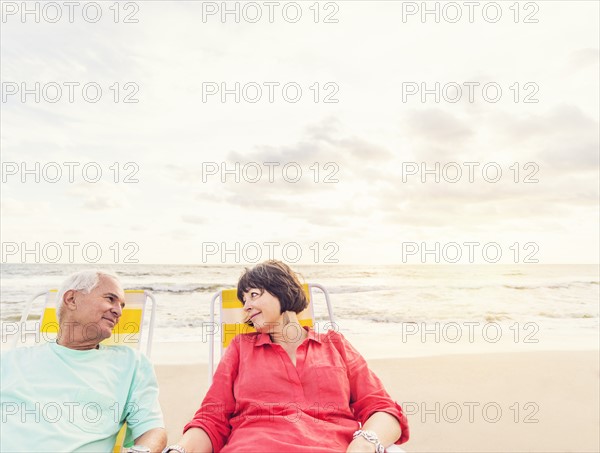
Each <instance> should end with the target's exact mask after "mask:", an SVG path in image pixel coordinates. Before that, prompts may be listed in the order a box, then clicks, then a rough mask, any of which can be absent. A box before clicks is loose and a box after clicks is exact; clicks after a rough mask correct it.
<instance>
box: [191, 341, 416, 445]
mask: <svg viewBox="0 0 600 453" xmlns="http://www.w3.org/2000/svg"><path fill="white" fill-rule="evenodd" d="M374 412H387V413H388V414H391V415H393V416H394V417H396V418H397V419H398V421H399V422H400V426H401V428H402V435H401V437H400V439H399V440H398V441H397V442H396V443H397V444H401V443H404V442H406V441H407V440H408V435H409V432H408V423H407V420H406V417H405V416H404V415H403V413H402V408H401V407H400V406H399V405H398V404H396V403H395V402H394V401H393V400H392V399H391V398H390V396H389V394H388V393H387V392H386V391H385V389H384V388H383V384H382V383H381V381H380V380H379V378H377V376H375V374H374V373H373V372H372V371H371V370H370V369H369V368H368V366H367V362H366V361H365V359H364V358H363V357H362V356H361V355H360V354H359V353H358V351H357V350H356V349H354V348H353V347H352V345H351V344H350V343H349V342H348V341H347V340H346V339H345V338H344V336H343V335H342V334H340V333H338V332H334V331H331V330H330V331H328V332H327V333H323V334H317V333H315V332H314V331H313V330H312V329H308V338H307V339H306V340H304V342H303V343H302V344H301V345H300V346H299V347H298V349H297V350H296V366H294V364H293V363H292V361H291V359H290V357H289V356H288V354H287V352H286V351H285V350H284V349H283V347H281V346H280V345H278V344H276V343H272V342H271V337H270V336H269V335H268V334H259V333H250V334H243V335H238V336H237V337H236V338H235V339H234V340H233V341H232V342H231V344H230V346H229V347H228V348H227V350H226V351H225V354H224V355H223V358H222V359H221V363H220V364H219V366H218V368H217V371H216V373H215V376H214V381H213V384H212V386H211V387H210V389H209V390H208V392H207V394H206V397H205V398H204V401H203V402H202V406H201V407H200V409H198V411H197V412H196V415H194V418H193V420H192V421H191V422H190V423H188V424H187V425H186V426H185V428H184V432H185V431H187V430H188V429H190V428H202V429H203V430H204V431H206V433H207V434H208V436H209V437H210V440H211V442H212V445H213V450H214V451H215V452H220V451H222V452H244V451H246V452H257V451H261V452H282V451H285V452H307V453H308V452H310V453H315V452H323V453H325V452H329V453H331V452H339V451H346V449H347V447H348V444H349V443H350V442H351V441H352V434H353V433H354V431H356V430H357V429H359V424H358V422H361V423H362V424H364V423H365V422H366V421H367V419H368V418H369V417H370V416H371V415H372V414H373V413H374Z"/></svg>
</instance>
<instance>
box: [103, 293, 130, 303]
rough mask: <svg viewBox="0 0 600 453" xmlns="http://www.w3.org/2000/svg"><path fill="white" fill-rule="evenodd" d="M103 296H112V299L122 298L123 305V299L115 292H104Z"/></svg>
mask: <svg viewBox="0 0 600 453" xmlns="http://www.w3.org/2000/svg"><path fill="white" fill-rule="evenodd" d="M104 296H108V297H112V298H113V299H117V300H122V301H123V305H125V299H121V298H120V297H119V296H118V295H117V294H115V293H105V294H104Z"/></svg>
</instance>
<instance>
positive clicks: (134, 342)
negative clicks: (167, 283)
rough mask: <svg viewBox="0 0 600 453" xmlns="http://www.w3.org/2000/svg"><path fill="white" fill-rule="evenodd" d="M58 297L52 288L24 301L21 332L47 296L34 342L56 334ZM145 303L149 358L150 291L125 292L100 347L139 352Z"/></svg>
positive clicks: (119, 442)
mask: <svg viewBox="0 0 600 453" xmlns="http://www.w3.org/2000/svg"><path fill="white" fill-rule="evenodd" d="M57 295H58V290H56V289H51V290H49V291H44V292H41V293H38V294H36V295H35V296H33V297H32V298H31V299H30V300H29V301H28V302H27V305H26V307H25V309H24V310H23V313H22V314H21V322H20V323H19V327H20V330H22V328H23V327H24V326H25V325H26V322H27V319H28V317H29V314H30V312H31V308H32V306H33V304H34V302H35V300H37V299H38V298H40V297H42V296H45V297H46V301H45V305H44V311H43V313H42V316H41V319H40V321H36V329H35V330H36V332H38V333H39V335H37V336H36V342H49V341H54V340H55V339H56V337H57V335H58V319H57V317H56V309H57V300H56V299H57ZM148 300H150V301H151V308H150V320H149V322H148V323H147V324H148V335H147V338H146V340H145V342H146V348H145V349H146V350H145V352H144V351H142V352H144V353H145V355H146V357H148V359H150V355H151V354H152V338H153V335H154V320H155V315H156V299H155V298H154V295H153V294H152V293H151V292H149V291H145V290H142V289H127V290H125V307H124V308H123V312H122V314H121V318H119V322H118V323H117V324H116V325H115V326H114V327H113V331H112V336H111V337H109V338H107V339H106V340H104V341H102V344H106V345H124V346H129V347H132V348H134V349H138V350H140V349H141V345H142V342H143V341H142V332H143V330H144V326H145V313H146V311H147V307H148ZM27 333H31V331H29V330H27ZM22 337H23V335H22V331H18V332H16V333H15V335H14V338H13V345H12V346H13V347H17V346H18V341H19V338H21V341H22V342H23V339H22ZM126 431H127V424H124V425H123V427H122V428H121V430H120V431H119V434H118V435H117V440H116V441H115V447H114V449H113V453H120V452H121V450H122V447H123V444H124V442H125V434H126Z"/></svg>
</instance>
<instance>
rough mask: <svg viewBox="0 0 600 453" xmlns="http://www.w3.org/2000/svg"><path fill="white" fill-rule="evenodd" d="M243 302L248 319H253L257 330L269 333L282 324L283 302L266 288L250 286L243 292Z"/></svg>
mask: <svg viewBox="0 0 600 453" xmlns="http://www.w3.org/2000/svg"><path fill="white" fill-rule="evenodd" d="M243 302H244V310H245V312H246V319H247V320H249V321H252V324H253V325H254V328H255V329H256V330H257V331H259V332H264V333H268V332H271V331H273V329H274V328H275V327H276V326H277V325H280V323H281V304H280V303H279V299H278V298H277V297H275V296H274V295H272V294H271V293H270V292H268V291H267V290H266V289H258V288H250V289H249V290H248V291H247V292H245V293H243ZM280 327H281V326H280Z"/></svg>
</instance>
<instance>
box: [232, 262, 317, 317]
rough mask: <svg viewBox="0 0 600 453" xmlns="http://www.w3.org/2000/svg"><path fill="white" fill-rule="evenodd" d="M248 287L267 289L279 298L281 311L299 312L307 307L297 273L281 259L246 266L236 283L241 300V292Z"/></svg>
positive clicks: (306, 300) (245, 290)
mask: <svg viewBox="0 0 600 453" xmlns="http://www.w3.org/2000/svg"><path fill="white" fill-rule="evenodd" d="M250 288H256V289H262V290H267V291H268V292H269V293H271V294H272V295H273V296H275V297H277V299H279V303H280V305H281V313H283V312H284V311H293V312H295V313H300V312H301V311H302V310H304V309H305V308H306V307H308V299H307V297H306V294H305V293H304V289H303V288H302V284H301V283H300V280H299V279H298V275H297V274H296V273H295V272H294V271H293V270H291V269H290V267H289V266H288V265H287V264H285V263H282V262H281V261H276V260H269V261H265V262H264V263H260V264H257V265H256V266H254V267H253V268H252V269H248V268H246V270H245V271H244V273H243V274H242V276H241V277H240V279H239V281H238V285H237V297H238V299H239V300H240V301H241V302H243V294H244V293H245V292H247V291H248V290H249V289H250Z"/></svg>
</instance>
